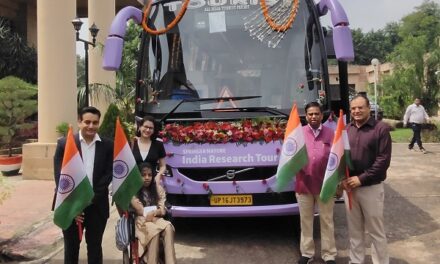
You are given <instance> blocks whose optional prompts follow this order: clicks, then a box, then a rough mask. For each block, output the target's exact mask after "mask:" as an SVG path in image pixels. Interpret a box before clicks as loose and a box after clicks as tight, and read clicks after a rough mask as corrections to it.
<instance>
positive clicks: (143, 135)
mask: <svg viewBox="0 0 440 264" xmlns="http://www.w3.org/2000/svg"><path fill="white" fill-rule="evenodd" d="M158 132H159V131H157V129H156V122H155V120H154V118H153V117H152V116H145V117H144V118H143V119H142V120H141V122H140V124H139V128H138V137H135V140H134V142H133V155H134V158H135V159H136V163H137V164H138V165H139V164H140V163H143V162H148V163H150V164H151V165H152V166H153V172H155V170H156V168H158V169H159V170H158V172H157V174H156V175H155V181H156V182H157V183H159V182H160V180H161V179H162V176H163V175H164V173H165V170H166V163H165V156H166V153H165V148H164V146H163V143H162V141H159V140H157V139H156V137H157V134H158Z"/></svg>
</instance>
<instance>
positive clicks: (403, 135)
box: [391, 128, 413, 143]
mask: <svg viewBox="0 0 440 264" xmlns="http://www.w3.org/2000/svg"><path fill="white" fill-rule="evenodd" d="M412 135H413V133H412V129H410V128H396V129H395V130H394V131H391V139H392V141H393V142H396V143H408V142H409V141H410V140H411V138H412Z"/></svg>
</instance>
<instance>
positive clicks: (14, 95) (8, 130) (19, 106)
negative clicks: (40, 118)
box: [0, 76, 37, 156]
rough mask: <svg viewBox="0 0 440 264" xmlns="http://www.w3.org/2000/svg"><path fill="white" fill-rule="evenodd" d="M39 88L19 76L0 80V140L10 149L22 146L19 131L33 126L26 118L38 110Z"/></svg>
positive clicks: (10, 153) (10, 150) (10, 152)
mask: <svg viewBox="0 0 440 264" xmlns="http://www.w3.org/2000/svg"><path fill="white" fill-rule="evenodd" d="M36 95H37V88H36V87H35V86H34V85H32V84H29V83H27V82H25V81H23V80H21V79H19V78H17V77H14V76H8V77H5V78H3V79H1V80H0V140H1V141H0V142H1V143H2V145H5V146H6V147H7V148H8V149H9V156H11V155H12V148H13V147H17V146H20V145H21V143H22V142H18V131H20V130H21V129H26V128H31V127H32V126H33V124H30V123H26V122H25V119H26V118H27V117H29V116H31V115H32V114H34V113H36V112H37V99H36Z"/></svg>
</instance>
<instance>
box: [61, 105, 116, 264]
mask: <svg viewBox="0 0 440 264" xmlns="http://www.w3.org/2000/svg"><path fill="white" fill-rule="evenodd" d="M100 118H101V112H100V111H99V110H98V109H96V108H95V107H84V108H82V109H81V110H79V112H78V126H79V129H80V131H79V133H78V134H76V135H75V142H76V146H77V147H78V150H79V152H80V154H81V157H82V159H83V161H84V165H85V167H86V172H87V176H88V177H89V180H90V182H91V183H92V186H93V191H94V193H95V195H94V197H93V200H92V204H91V205H89V206H88V207H86V208H85V209H84V211H83V213H82V214H81V215H78V216H77V217H76V218H75V220H74V221H73V222H72V224H71V225H70V226H69V227H68V228H67V229H66V230H63V236H64V263H69V264H70V263H74V264H76V263H78V255H79V247H80V240H79V235H78V226H77V224H76V222H77V221H79V222H82V223H83V224H82V226H83V228H84V229H85V230H86V232H85V238H86V242H87V259H88V263H89V264H92V263H93V264H100V263H103V256H102V245H101V244H102V237H103V234H104V230H105V226H106V224H107V219H108V217H109V200H108V187H109V184H110V183H111V181H112V177H113V142H112V141H111V140H109V139H105V138H100V137H99V136H98V134H97V130H98V128H99V120H100ZM65 146H66V138H61V139H59V140H58V143H57V148H56V151H55V156H54V176H55V182H56V185H57V190H58V182H59V179H60V172H61V166H62V163H63V156H64V149H65ZM90 175H93V177H90Z"/></svg>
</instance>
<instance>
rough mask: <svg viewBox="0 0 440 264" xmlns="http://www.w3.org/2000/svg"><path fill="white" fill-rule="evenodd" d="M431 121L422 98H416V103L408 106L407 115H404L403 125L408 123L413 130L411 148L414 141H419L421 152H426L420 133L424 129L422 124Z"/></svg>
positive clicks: (410, 148)
mask: <svg viewBox="0 0 440 264" xmlns="http://www.w3.org/2000/svg"><path fill="white" fill-rule="evenodd" d="M425 122H429V116H428V114H427V113H426V111H425V108H424V107H423V105H421V104H420V98H417V97H416V99H415V100H414V103H413V104H411V105H409V106H408V108H406V112H405V116H404V117H403V125H404V126H405V127H406V126H407V124H408V126H409V127H411V128H412V130H413V138H412V139H411V142H410V143H409V145H408V148H409V150H413V147H414V143H417V145H418V146H419V149H420V151H421V152H423V153H426V150H425V148H423V146H422V138H421V136H420V133H421V131H422V124H424V123H425Z"/></svg>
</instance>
